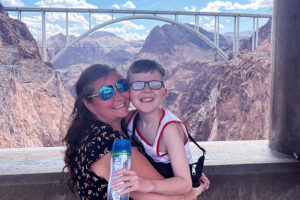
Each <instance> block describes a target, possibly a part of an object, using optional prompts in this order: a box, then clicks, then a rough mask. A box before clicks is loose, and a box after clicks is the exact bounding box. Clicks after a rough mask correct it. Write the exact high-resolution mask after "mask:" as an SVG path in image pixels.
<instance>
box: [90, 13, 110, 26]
mask: <svg viewBox="0 0 300 200" xmlns="http://www.w3.org/2000/svg"><path fill="white" fill-rule="evenodd" d="M111 19H112V17H111V15H106V14H92V21H93V22H95V23H96V24H102V23H104V22H107V21H110V20H111Z"/></svg>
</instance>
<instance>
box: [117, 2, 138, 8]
mask: <svg viewBox="0 0 300 200" xmlns="http://www.w3.org/2000/svg"><path fill="white" fill-rule="evenodd" d="M112 7H113V8H115V9H135V8H136V6H135V5H134V4H133V3H132V2H131V1H126V2H125V3H124V4H123V5H118V4H113V5H112Z"/></svg>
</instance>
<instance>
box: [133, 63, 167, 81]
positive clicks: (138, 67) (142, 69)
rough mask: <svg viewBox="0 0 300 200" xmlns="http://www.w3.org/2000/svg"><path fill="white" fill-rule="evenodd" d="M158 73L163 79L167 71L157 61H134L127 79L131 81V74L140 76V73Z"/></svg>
mask: <svg viewBox="0 0 300 200" xmlns="http://www.w3.org/2000/svg"><path fill="white" fill-rule="evenodd" d="M153 71H157V72H158V73H159V74H160V75H161V77H162V78H164V76H165V74H166V72H165V69H164V68H163V67H162V66H161V65H160V64H159V63H158V62H156V61H155V60H150V59H140V60H137V61H134V62H133V63H132V64H131V65H130V67H129V69H128V71H127V79H128V80H129V79H130V74H138V73H147V72H153Z"/></svg>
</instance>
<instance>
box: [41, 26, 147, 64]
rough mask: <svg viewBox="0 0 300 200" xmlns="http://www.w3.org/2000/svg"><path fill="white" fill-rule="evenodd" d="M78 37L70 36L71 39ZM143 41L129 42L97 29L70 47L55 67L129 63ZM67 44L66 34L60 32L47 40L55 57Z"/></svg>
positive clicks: (50, 51) (49, 50)
mask: <svg viewBox="0 0 300 200" xmlns="http://www.w3.org/2000/svg"><path fill="white" fill-rule="evenodd" d="M75 39H77V38H76V37H75V36H70V37H69V41H73V40H75ZM142 44H143V41H134V42H128V41H126V40H123V39H121V38H120V37H117V36H116V35H114V34H112V33H108V32H103V31H97V32H95V33H93V34H91V35H89V36H87V37H85V38H83V39H81V40H80V41H79V42H77V43H76V44H75V45H74V46H72V47H70V48H69V49H68V50H67V51H66V52H65V53H64V54H63V55H62V56H61V57H60V58H59V59H58V60H57V62H55V63H54V68H55V69H62V68H66V67H68V66H70V65H76V64H87V65H90V64H93V63H104V64H109V65H110V66H113V67H118V66H120V65H124V64H127V63H128V62H129V61H131V60H132V59H133V58H134V56H135V55H136V54H137V53H138V51H139V50H140V48H141V47H142ZM65 45H66V36H65V35H63V34H61V33H60V34H58V35H55V36H52V37H50V38H49V39H48V40H47V47H48V55H49V57H50V59H51V58H53V57H54V55H55V54H57V53H58V52H59V51H60V50H61V49H62V48H63V47H64V46H65Z"/></svg>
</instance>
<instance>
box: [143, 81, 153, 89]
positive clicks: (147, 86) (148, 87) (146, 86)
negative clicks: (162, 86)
mask: <svg viewBox="0 0 300 200" xmlns="http://www.w3.org/2000/svg"><path fill="white" fill-rule="evenodd" d="M143 90H144V91H151V90H152V89H151V88H150V86H149V83H146V84H145V87H144V89H143Z"/></svg>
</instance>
